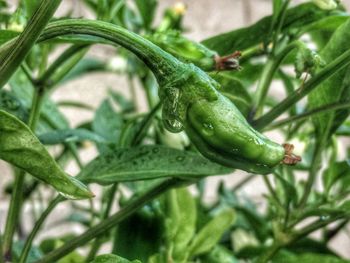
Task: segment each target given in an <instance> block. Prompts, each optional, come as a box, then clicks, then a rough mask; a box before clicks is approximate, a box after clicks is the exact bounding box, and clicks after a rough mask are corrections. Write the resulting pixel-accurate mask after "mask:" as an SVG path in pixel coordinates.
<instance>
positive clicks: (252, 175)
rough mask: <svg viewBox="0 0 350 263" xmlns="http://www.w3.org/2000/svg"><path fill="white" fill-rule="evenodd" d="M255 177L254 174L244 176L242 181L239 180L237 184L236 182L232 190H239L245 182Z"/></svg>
mask: <svg viewBox="0 0 350 263" xmlns="http://www.w3.org/2000/svg"><path fill="white" fill-rule="evenodd" d="M255 177H256V174H250V175H248V176H247V177H246V178H244V179H243V180H242V181H240V182H239V183H238V184H236V185H235V186H234V187H233V188H232V191H233V192H237V191H238V190H240V189H241V188H242V187H243V186H245V185H246V184H247V183H249V182H250V181H251V180H252V179H254V178H255Z"/></svg>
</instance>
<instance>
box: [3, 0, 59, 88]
mask: <svg viewBox="0 0 350 263" xmlns="http://www.w3.org/2000/svg"><path fill="white" fill-rule="evenodd" d="M61 1H62V0H42V1H40V3H39V5H38V8H37V10H36V11H35V13H34V14H33V16H32V17H31V19H30V20H29V22H28V24H27V26H26V27H25V29H24V31H23V32H22V33H21V34H20V35H19V37H17V38H16V40H15V41H14V43H13V45H11V48H10V49H8V50H7V51H8V52H6V53H1V55H0V61H1V65H0V88H2V87H3V86H4V85H5V84H6V82H7V81H8V80H9V79H10V77H11V76H12V74H13V73H14V72H15V71H16V69H17V68H18V67H19V66H20V64H21V63H22V61H23V60H24V58H25V57H26V56H27V54H28V53H29V51H30V49H31V48H32V46H33V45H34V44H35V42H36V40H37V39H38V38H39V36H40V34H41V33H42V31H43V30H44V28H45V26H46V25H47V23H48V22H49V20H50V19H51V17H52V16H53V14H54V13H55V11H56V9H57V8H58V6H59V5H60V3H61Z"/></svg>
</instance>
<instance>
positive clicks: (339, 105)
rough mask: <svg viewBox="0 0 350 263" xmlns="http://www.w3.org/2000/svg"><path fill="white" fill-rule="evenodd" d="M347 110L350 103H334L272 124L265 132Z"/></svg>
mask: <svg viewBox="0 0 350 263" xmlns="http://www.w3.org/2000/svg"><path fill="white" fill-rule="evenodd" d="M346 108H350V102H345V103H333V104H328V105H325V106H322V107H319V108H316V109H313V110H310V111H307V112H304V113H301V114H298V115H295V116H292V117H289V118H286V119H283V120H280V121H276V122H274V123H272V124H271V125H269V126H267V127H266V128H264V129H263V130H264V131H269V130H273V129H276V128H280V127H282V126H284V125H288V124H291V123H292V122H296V121H301V120H305V119H307V118H309V117H311V116H314V115H318V114H322V113H325V112H328V111H335V110H340V109H346Z"/></svg>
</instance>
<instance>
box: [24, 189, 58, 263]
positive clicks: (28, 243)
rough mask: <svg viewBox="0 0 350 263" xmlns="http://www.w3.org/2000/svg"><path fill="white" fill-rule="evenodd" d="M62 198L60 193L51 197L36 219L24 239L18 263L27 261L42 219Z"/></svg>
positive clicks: (44, 218) (42, 221) (43, 219)
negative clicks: (53, 197)
mask: <svg viewBox="0 0 350 263" xmlns="http://www.w3.org/2000/svg"><path fill="white" fill-rule="evenodd" d="M62 200H64V198H63V197H62V196H60V195H59V196H57V197H56V198H55V199H53V200H52V201H51V202H50V203H49V205H48V207H47V208H46V209H45V211H44V212H43V213H42V214H41V215H40V217H39V219H38V221H37V222H36V223H35V225H34V228H33V229H32V231H31V232H30V235H29V236H28V238H27V240H26V243H25V244H24V247H23V250H22V254H21V256H20V259H19V261H18V263H25V262H26V261H27V257H28V254H29V251H30V248H31V246H32V243H33V240H34V238H35V236H36V234H37V233H38V231H39V230H40V228H41V226H42V224H43V223H44V221H45V220H46V218H47V216H48V215H49V214H50V213H51V211H52V210H53V209H54V208H55V207H56V205H58V204H59V203H60V202H61V201H62Z"/></svg>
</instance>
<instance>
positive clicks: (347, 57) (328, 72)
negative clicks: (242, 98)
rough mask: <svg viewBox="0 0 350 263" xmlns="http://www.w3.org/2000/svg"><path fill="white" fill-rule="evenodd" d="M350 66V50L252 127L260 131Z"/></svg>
mask: <svg viewBox="0 0 350 263" xmlns="http://www.w3.org/2000/svg"><path fill="white" fill-rule="evenodd" d="M349 64H350V50H347V51H346V52H344V53H343V54H342V55H341V56H339V57H338V58H336V59H335V60H333V61H332V62H331V63H329V64H328V65H327V66H326V67H324V68H323V69H322V70H320V71H319V72H318V73H317V74H316V75H315V76H314V77H312V78H311V79H310V80H309V81H307V82H306V83H305V84H304V85H303V86H301V87H300V88H298V89H297V90H295V91H294V92H293V93H292V94H290V95H289V96H288V97H287V98H286V99H284V100H283V101H282V102H281V103H280V104H278V105H277V106H275V107H274V108H273V109H272V110H270V111H269V112H268V113H266V114H265V115H263V116H262V117H261V118H259V119H257V120H255V121H253V123H252V124H253V126H254V127H255V128H257V129H262V128H264V127H265V126H267V125H268V124H270V123H271V122H272V121H273V120H275V119H276V118H277V117H279V116H280V115H281V114H282V113H284V112H285V111H286V110H288V109H289V108H290V107H292V106H293V105H294V104H295V103H296V102H298V101H299V100H301V99H302V98H303V97H305V96H306V95H307V94H309V93H310V92H311V91H312V90H314V89H315V88H317V87H318V85H319V84H320V83H322V82H323V81H324V80H326V79H328V78H329V77H331V76H333V75H334V74H335V73H336V72H338V71H339V70H342V69H343V68H344V67H346V66H348V65H349Z"/></svg>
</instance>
